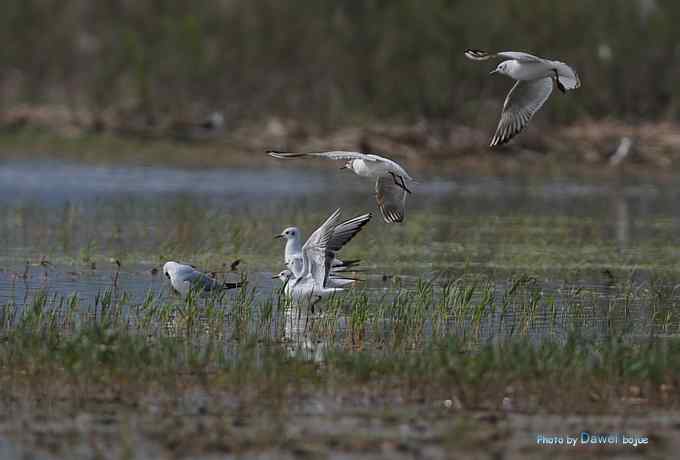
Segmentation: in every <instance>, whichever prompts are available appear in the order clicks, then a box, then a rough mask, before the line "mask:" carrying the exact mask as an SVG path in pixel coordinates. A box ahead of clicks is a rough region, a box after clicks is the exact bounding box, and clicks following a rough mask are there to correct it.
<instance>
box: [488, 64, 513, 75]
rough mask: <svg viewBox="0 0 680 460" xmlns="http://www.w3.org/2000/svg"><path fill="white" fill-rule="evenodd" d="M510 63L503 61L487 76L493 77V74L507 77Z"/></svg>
mask: <svg viewBox="0 0 680 460" xmlns="http://www.w3.org/2000/svg"><path fill="white" fill-rule="evenodd" d="M511 62H512V61H503V62H501V63H500V64H498V66H497V67H496V68H495V69H494V70H492V71H491V72H489V75H493V74H495V73H499V74H501V75H509V72H510V67H511Z"/></svg>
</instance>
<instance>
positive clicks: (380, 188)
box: [375, 176, 408, 224]
mask: <svg viewBox="0 0 680 460" xmlns="http://www.w3.org/2000/svg"><path fill="white" fill-rule="evenodd" d="M407 195H408V193H407V192H406V190H404V189H403V188H401V187H399V186H398V185H397V184H395V183H394V178H393V177H391V176H386V177H379V178H378V179H377V180H376V181H375V198H376V200H377V201H378V208H380V212H381V213H382V216H383V219H385V222H387V223H388V224H394V223H399V222H403V221H404V217H406V196H407Z"/></svg>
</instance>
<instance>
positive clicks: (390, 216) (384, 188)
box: [267, 150, 414, 224]
mask: <svg viewBox="0 0 680 460" xmlns="http://www.w3.org/2000/svg"><path fill="white" fill-rule="evenodd" d="M267 153H268V154H269V155H270V156H272V157H274V158H281V159H290V158H303V157H319V158H328V159H331V160H345V161H346V163H345V165H344V166H343V167H342V168H340V169H350V170H352V171H353V172H354V173H355V174H356V175H358V176H362V177H370V178H372V179H376V181H375V197H376V200H377V201H378V208H380V212H381V213H382V216H383V218H384V219H385V222H387V223H388V224H390V223H397V222H403V220H404V217H405V215H406V197H407V196H408V195H410V194H411V190H409V189H408V187H407V186H406V182H405V181H413V180H414V179H413V178H412V177H411V176H409V174H408V173H407V172H406V170H405V169H404V168H402V167H401V166H400V165H399V164H398V163H396V162H395V161H392V160H390V159H389V158H384V157H381V156H379V155H373V154H368V153H358V152H345V151H333V152H310V153H286V152H278V151H275V150H269V151H267Z"/></svg>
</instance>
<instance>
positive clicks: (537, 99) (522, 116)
mask: <svg viewBox="0 0 680 460" xmlns="http://www.w3.org/2000/svg"><path fill="white" fill-rule="evenodd" d="M552 90H553V81H552V78H541V79H538V80H532V81H518V82H517V83H515V86H513V87H512V89H511V90H510V92H509V93H508V96H507V97H506V98H505V102H504V103H503V112H502V113H501V119H500V121H499V122H498V128H496V134H494V136H493V138H492V139H491V143H490V144H489V145H490V146H491V147H495V146H497V145H501V144H504V143H506V142H508V141H509V140H510V139H512V138H513V137H514V136H515V135H516V134H518V133H519V132H520V131H522V130H523V129H524V127H525V126H526V125H527V124H528V123H529V120H531V118H532V117H533V116H534V114H535V113H536V112H538V109H540V108H541V107H542V106H543V104H544V103H545V101H547V100H548V97H550V93H552Z"/></svg>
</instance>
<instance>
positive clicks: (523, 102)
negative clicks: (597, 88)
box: [465, 50, 581, 147]
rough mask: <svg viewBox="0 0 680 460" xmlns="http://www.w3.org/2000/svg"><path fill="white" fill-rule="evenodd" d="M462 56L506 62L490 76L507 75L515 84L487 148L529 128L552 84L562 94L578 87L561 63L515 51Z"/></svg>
mask: <svg viewBox="0 0 680 460" xmlns="http://www.w3.org/2000/svg"><path fill="white" fill-rule="evenodd" d="M465 56H467V57H468V58H469V59H472V60H475V61H485V60H487V59H491V58H495V57H498V58H503V59H506V60H505V61H503V62H501V63H500V64H498V67H496V69H494V70H493V71H492V72H491V73H492V74H494V73H499V74H502V75H507V76H508V77H510V78H512V79H513V80H517V83H515V86H513V87H512V89H511V90H510V92H509V93H508V95H507V96H506V98H505V102H504V103H503V112H502V113H501V119H500V122H499V123H498V128H496V134H494V136H493V138H492V139H491V143H490V144H489V146H490V147H495V146H497V145H501V144H504V143H506V142H508V141H509V140H510V139H512V138H513V137H514V136H515V135H517V134H518V133H519V132H520V131H522V130H523V129H524V128H525V127H526V125H528V124H529V120H531V118H532V117H533V116H534V114H535V113H536V112H538V110H539V109H540V108H541V107H542V106H543V104H544V103H545V101H547V100H548V97H550V93H552V90H553V82H554V84H555V86H557V88H558V89H559V90H560V91H562V92H563V93H566V92H567V90H571V89H576V88H578V87H579V86H581V81H580V80H579V78H578V74H577V73H576V71H574V69H572V68H571V67H569V66H568V65H567V64H565V63H564V62H560V61H551V60H550V59H543V58H540V57H537V56H534V55H532V54H528V53H522V52H519V51H502V52H500V53H492V54H489V53H486V52H484V51H479V50H467V51H465Z"/></svg>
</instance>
